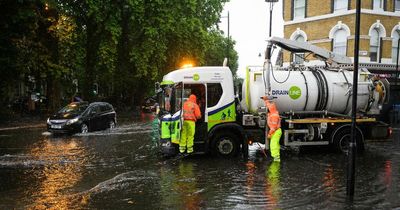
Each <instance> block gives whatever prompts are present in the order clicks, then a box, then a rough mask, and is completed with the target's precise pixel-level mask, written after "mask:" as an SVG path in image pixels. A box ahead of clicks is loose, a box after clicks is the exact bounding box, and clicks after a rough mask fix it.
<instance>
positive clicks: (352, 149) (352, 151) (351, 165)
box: [346, 0, 361, 200]
mask: <svg viewBox="0 0 400 210" xmlns="http://www.w3.org/2000/svg"><path fill="white" fill-rule="evenodd" d="M360 18H361V0H357V1H356V25H355V34H354V36H355V39H354V65H353V66H354V70H353V92H352V94H353V95H352V108H351V138H350V141H349V151H348V152H349V153H348V156H347V160H348V163H347V180H346V181H347V183H346V194H347V196H348V198H349V199H351V200H352V199H353V196H354V183H355V166H356V146H357V145H356V143H357V141H356V139H357V131H356V126H357V124H356V120H357V92H358V90H357V89H358V55H359V51H360Z"/></svg>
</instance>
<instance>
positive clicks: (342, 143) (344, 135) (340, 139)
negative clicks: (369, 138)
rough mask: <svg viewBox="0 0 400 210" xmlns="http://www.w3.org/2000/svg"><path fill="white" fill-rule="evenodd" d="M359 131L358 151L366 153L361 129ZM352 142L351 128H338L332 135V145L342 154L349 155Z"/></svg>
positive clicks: (346, 126)
mask: <svg viewBox="0 0 400 210" xmlns="http://www.w3.org/2000/svg"><path fill="white" fill-rule="evenodd" d="M356 130H357V139H356V143H357V151H358V152H363V151H364V136H363V134H362V132H361V130H360V129H359V128H357V129H356ZM350 140H351V126H348V125H345V126H341V127H338V128H336V130H335V131H334V132H333V135H332V143H333V146H334V147H335V150H336V151H338V152H342V153H347V152H348V150H349V142H350Z"/></svg>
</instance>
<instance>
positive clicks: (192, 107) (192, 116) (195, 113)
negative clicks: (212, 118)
mask: <svg viewBox="0 0 400 210" xmlns="http://www.w3.org/2000/svg"><path fill="white" fill-rule="evenodd" d="M200 118H201V112H200V108H199V105H197V104H196V96H195V95H193V94H192V95H190V96H189V99H188V100H187V101H186V102H185V103H184V104H183V119H184V120H191V121H196V120H197V119H200Z"/></svg>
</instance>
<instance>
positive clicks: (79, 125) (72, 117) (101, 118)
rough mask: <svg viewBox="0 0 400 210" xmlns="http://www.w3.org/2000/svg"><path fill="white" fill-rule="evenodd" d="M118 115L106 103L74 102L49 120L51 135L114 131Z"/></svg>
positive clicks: (48, 127)
mask: <svg viewBox="0 0 400 210" xmlns="http://www.w3.org/2000/svg"><path fill="white" fill-rule="evenodd" d="M116 123H117V114H116V112H115V110H114V108H113V106H112V105H111V104H109V103H106V102H93V103H90V104H89V103H88V102H72V103H70V104H68V105H67V106H65V107H63V108H62V109H60V110H59V111H58V112H57V113H56V114H54V115H53V116H51V117H49V118H48V119H47V130H48V131H49V132H51V133H87V132H90V131H97V130H104V129H108V128H109V129H114V128H115V126H116Z"/></svg>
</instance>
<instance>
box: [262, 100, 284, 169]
mask: <svg viewBox="0 0 400 210" xmlns="http://www.w3.org/2000/svg"><path fill="white" fill-rule="evenodd" d="M263 100H264V102H265V105H266V106H267V108H268V116H267V117H268V119H267V125H268V128H269V131H268V137H267V138H269V139H270V148H271V156H272V157H273V158H274V161H278V162H280V144H279V141H280V139H281V136H282V130H281V117H280V116H279V112H278V109H277V108H276V104H275V103H274V102H272V101H270V100H268V98H267V97H266V96H264V97H263Z"/></svg>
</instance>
